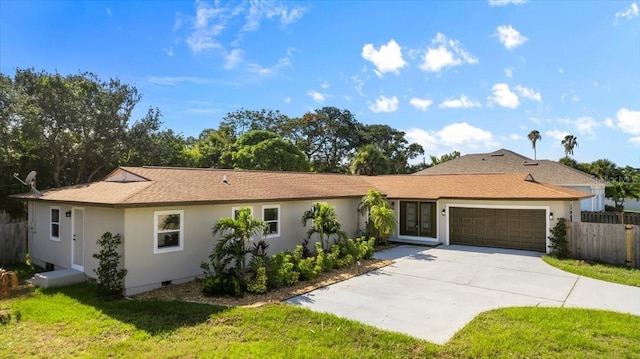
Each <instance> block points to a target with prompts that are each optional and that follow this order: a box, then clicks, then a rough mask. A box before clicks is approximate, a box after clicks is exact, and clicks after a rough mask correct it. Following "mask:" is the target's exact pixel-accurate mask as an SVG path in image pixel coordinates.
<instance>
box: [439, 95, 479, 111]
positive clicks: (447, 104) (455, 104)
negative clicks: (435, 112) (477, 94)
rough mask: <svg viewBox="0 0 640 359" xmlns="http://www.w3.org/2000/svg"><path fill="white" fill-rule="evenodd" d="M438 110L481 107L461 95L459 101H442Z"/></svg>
mask: <svg viewBox="0 0 640 359" xmlns="http://www.w3.org/2000/svg"><path fill="white" fill-rule="evenodd" d="M438 107H440V108H474V107H482V105H481V104H480V102H478V101H475V100H473V99H470V98H468V97H467V96H465V95H461V96H460V98H459V99H450V100H444V101H443V102H442V103H441V104H440V105H438Z"/></svg>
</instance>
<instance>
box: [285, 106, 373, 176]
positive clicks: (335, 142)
mask: <svg viewBox="0 0 640 359" xmlns="http://www.w3.org/2000/svg"><path fill="white" fill-rule="evenodd" d="M361 127H362V125H361V124H360V123H359V122H358V121H356V120H355V118H354V116H353V114H351V112H349V111H348V110H340V109H337V108H335V107H323V108H320V109H317V110H315V111H314V112H308V113H306V114H304V116H302V118H298V119H294V120H292V121H291V123H290V129H291V134H290V137H291V140H292V142H293V143H295V144H296V146H297V147H298V148H300V150H301V151H302V152H304V153H305V154H306V155H307V158H308V159H309V162H310V163H311V167H312V169H313V170H314V171H316V172H328V173H346V172H348V170H349V160H350V158H351V156H352V155H353V154H354V152H355V148H357V147H358V144H359V141H358V138H359V137H358V134H359V130H360V128H361Z"/></svg>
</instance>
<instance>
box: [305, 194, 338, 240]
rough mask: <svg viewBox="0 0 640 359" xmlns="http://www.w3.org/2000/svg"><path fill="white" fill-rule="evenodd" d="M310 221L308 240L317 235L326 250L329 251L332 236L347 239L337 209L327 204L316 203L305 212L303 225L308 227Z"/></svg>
mask: <svg viewBox="0 0 640 359" xmlns="http://www.w3.org/2000/svg"><path fill="white" fill-rule="evenodd" d="M309 221H311V228H310V229H309V230H308V231H307V238H311V237H312V236H313V235H314V234H316V235H317V236H318V237H319V238H320V242H321V244H322V248H323V249H324V250H328V249H329V240H330V239H331V236H337V237H338V238H344V237H346V233H344V232H343V231H342V229H341V226H340V222H339V221H338V216H337V215H336V209H335V207H333V206H330V205H329V204H327V203H320V202H316V203H314V204H313V205H312V206H311V209H309V210H307V211H305V212H304V213H303V215H302V225H303V226H306V225H307V222H309Z"/></svg>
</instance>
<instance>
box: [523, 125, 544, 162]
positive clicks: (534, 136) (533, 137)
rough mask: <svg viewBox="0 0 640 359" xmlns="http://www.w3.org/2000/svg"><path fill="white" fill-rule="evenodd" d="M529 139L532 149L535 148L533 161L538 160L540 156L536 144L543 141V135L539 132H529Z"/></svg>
mask: <svg viewBox="0 0 640 359" xmlns="http://www.w3.org/2000/svg"><path fill="white" fill-rule="evenodd" d="M527 138H529V141H531V147H533V159H534V160H537V159H538V155H537V153H536V142H538V141H541V140H542V135H541V134H540V132H539V131H538V130H533V131H531V132H529V134H528V135H527Z"/></svg>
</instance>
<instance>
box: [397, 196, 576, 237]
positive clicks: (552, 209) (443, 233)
mask: <svg viewBox="0 0 640 359" xmlns="http://www.w3.org/2000/svg"><path fill="white" fill-rule="evenodd" d="M392 201H394V202H395V206H394V207H395V211H396V218H397V219H399V218H400V206H399V201H403V200H402V199H392ZM425 202H429V201H425ZM457 206H459V207H465V206H466V207H484V208H520V209H525V208H526V209H544V210H546V211H547V218H548V217H549V214H550V213H553V217H554V218H553V220H549V219H547V236H548V235H549V234H550V232H549V230H550V229H551V228H553V226H555V225H556V223H557V219H558V218H560V217H564V218H566V219H567V220H571V221H573V222H579V221H580V203H579V201H549V200H541V201H532V200H529V201H527V200H520V201H508V200H502V201H496V200H494V201H490V200H465V199H442V200H439V201H437V202H436V218H437V222H438V224H437V238H422V237H398V236H397V235H395V234H394V236H393V237H395V238H396V239H399V240H405V241H410V242H424V243H442V244H445V245H449V233H448V222H449V210H448V207H457ZM443 209H444V210H445V215H444V216H442V210H443ZM572 210H573V212H572ZM399 225H400V224H399V222H398V224H397V227H396V233H399ZM547 242H548V239H547ZM548 245H549V243H547V246H548Z"/></svg>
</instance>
